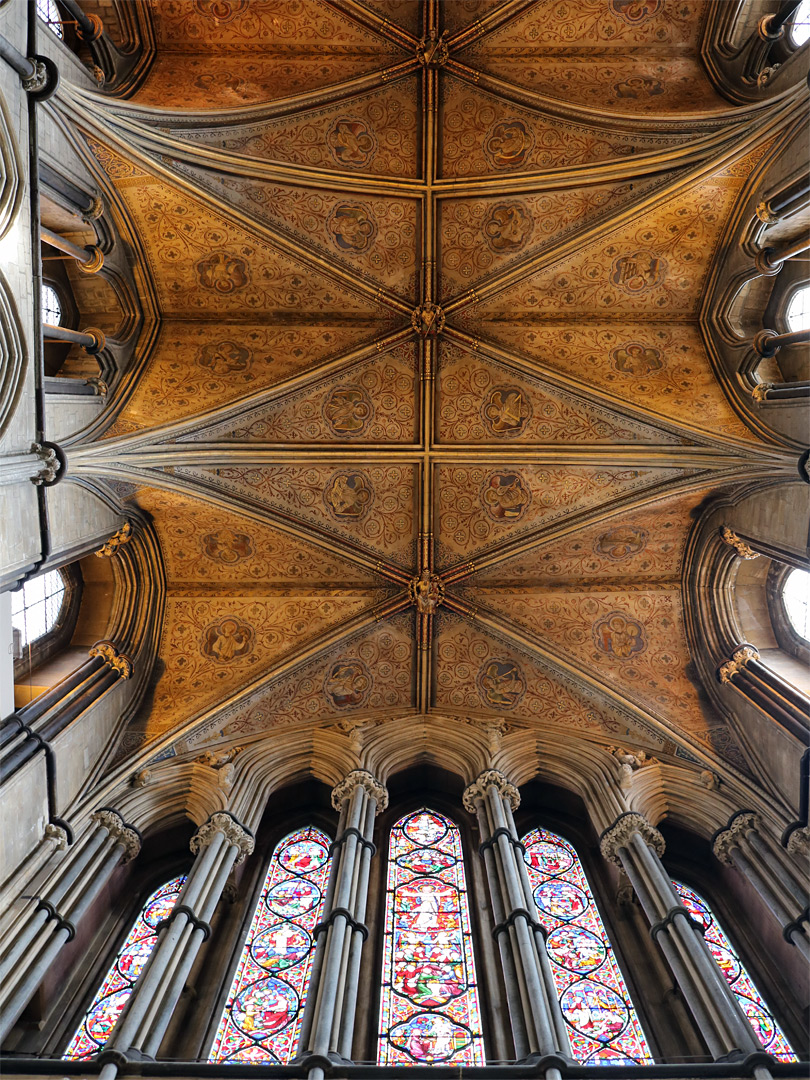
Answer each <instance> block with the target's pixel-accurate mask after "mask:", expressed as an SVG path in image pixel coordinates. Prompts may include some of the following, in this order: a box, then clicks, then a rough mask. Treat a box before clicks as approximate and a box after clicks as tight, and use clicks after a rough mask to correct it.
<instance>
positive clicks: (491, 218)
mask: <svg viewBox="0 0 810 1080" xmlns="http://www.w3.org/2000/svg"><path fill="white" fill-rule="evenodd" d="M533 226H534V222H533V221H532V216H531V214H530V213H529V211H528V210H527V209H526V207H525V206H524V205H523V203H520V202H509V203H498V204H497V205H496V206H493V207H492V209H491V210H490V212H489V214H488V215H487V219H486V221H485V222H484V226H483V233H484V240H485V241H486V243H487V247H489V248H490V249H491V250H492V251H496V252H499V253H500V252H506V253H510V252H514V251H520V249H521V248H522V247H523V245H524V244H525V243H526V241H527V240H528V238H529V235H530V233H531V231H532V228H533Z"/></svg>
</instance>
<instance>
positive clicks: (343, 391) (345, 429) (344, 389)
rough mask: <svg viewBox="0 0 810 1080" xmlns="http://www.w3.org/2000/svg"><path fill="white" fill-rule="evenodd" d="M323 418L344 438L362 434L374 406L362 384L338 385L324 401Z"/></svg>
mask: <svg viewBox="0 0 810 1080" xmlns="http://www.w3.org/2000/svg"><path fill="white" fill-rule="evenodd" d="M323 415H324V418H325V420H326V422H327V424H328V425H329V427H330V428H331V429H332V431H333V432H334V433H335V435H341V436H343V437H344V438H349V439H350V438H353V437H356V436H358V435H362V434H363V432H364V431H365V430H366V428H367V427H368V423H369V421H370V420H371V418H372V416H373V415H374V407H373V405H372V404H371V401H370V400H369V396H368V394H367V393H366V392H365V390H364V389H363V387H362V386H356V385H354V384H352V385H351V386H339V387H337V389H335V390H333V391H332V393H331V394H330V395H329V397H328V398H327V399H326V401H325V402H324V406H323Z"/></svg>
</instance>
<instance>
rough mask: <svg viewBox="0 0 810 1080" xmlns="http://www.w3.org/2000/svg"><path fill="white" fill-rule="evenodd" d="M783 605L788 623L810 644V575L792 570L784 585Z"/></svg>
mask: <svg viewBox="0 0 810 1080" xmlns="http://www.w3.org/2000/svg"><path fill="white" fill-rule="evenodd" d="M782 604H783V605H784V608H785V614H786V615H787V617H788V622H789V623H790V625H791V626H792V627H793V629H794V630H795V631H796V633H797V634H798V636H799V637H800V638H801V639H802V640H803V641H806V642H807V643H808V644H810V573H808V572H807V570H799V569H794V570H791V571H790V573H789V574H788V575H787V577H786V578H785V580H784V581H783V583H782Z"/></svg>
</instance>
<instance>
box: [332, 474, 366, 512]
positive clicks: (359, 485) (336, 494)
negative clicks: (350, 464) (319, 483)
mask: <svg viewBox="0 0 810 1080" xmlns="http://www.w3.org/2000/svg"><path fill="white" fill-rule="evenodd" d="M323 498H324V502H325V503H326V505H327V507H328V508H329V511H330V513H331V514H332V515H333V516H334V517H336V518H344V519H346V518H348V519H352V518H353V519H355V520H357V519H359V518H362V517H364V516H365V514H366V513H367V512H368V509H369V507H370V506H371V502H372V499H373V498H374V488H373V487H372V485H371V481H370V480H369V478H368V477H367V476H366V475H365V473H362V472H339V473H335V475H334V476H333V477H332V478H331V480H329V481H328V483H327V485H326V488H325V489H324V493H323Z"/></svg>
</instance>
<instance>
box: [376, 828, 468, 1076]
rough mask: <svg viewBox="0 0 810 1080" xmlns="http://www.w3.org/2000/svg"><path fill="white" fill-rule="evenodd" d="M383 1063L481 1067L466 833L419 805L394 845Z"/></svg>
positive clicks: (385, 947) (382, 1015) (385, 962)
mask: <svg viewBox="0 0 810 1080" xmlns="http://www.w3.org/2000/svg"><path fill="white" fill-rule="evenodd" d="M377 1063H378V1064H379V1065H433V1064H448V1063H452V1064H454V1065H456V1064H458V1065H483V1064H485V1061H484V1048H483V1040H482V1037H481V1018H480V1009H479V1004H478V987H477V984H476V979H475V963H474V960H473V948H472V940H471V937H470V912H469V906H468V903H467V886H466V881H465V876H464V862H463V856H462V850H461V836H460V835H459V831H458V829H457V828H456V826H455V825H454V824H453V822H452V821H450V820H449V819H448V818H445V817H443V816H442V815H441V814H437V813H435V812H434V811H432V810H427V809H423V810H417V811H416V813H413V814H409V815H408V816H407V817H404V818H402V820H401V821H398V822H397V824H396V825H395V826H394V827H393V829H392V830H391V841H390V846H389V849H388V887H387V893H386V912H385V936H384V942H383V987H382V1003H381V1008H380V1041H379V1050H378V1054H377Z"/></svg>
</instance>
